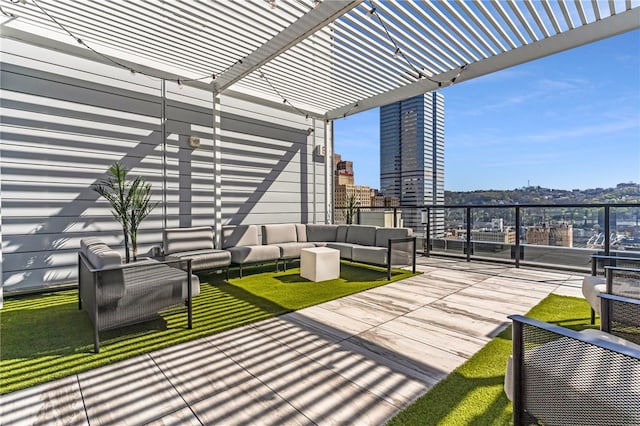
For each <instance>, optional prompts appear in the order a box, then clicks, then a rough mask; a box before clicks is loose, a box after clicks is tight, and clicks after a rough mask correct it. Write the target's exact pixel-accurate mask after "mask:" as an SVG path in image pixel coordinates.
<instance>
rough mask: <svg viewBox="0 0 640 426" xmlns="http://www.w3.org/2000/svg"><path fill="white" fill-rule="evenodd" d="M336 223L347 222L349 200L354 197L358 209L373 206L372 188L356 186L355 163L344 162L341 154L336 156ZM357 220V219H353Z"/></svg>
mask: <svg viewBox="0 0 640 426" xmlns="http://www.w3.org/2000/svg"><path fill="white" fill-rule="evenodd" d="M333 163H334V170H333V172H334V178H335V185H334V205H335V207H336V208H335V213H334V221H335V222H336V223H345V222H346V221H347V211H346V210H345V208H346V207H347V200H348V199H349V198H351V197H353V200H354V201H355V203H356V206H357V207H370V206H371V188H369V187H368V186H366V185H356V184H355V177H354V173H353V162H352V161H347V160H344V161H343V160H342V156H340V154H334V156H333ZM353 219H354V220H355V218H353Z"/></svg>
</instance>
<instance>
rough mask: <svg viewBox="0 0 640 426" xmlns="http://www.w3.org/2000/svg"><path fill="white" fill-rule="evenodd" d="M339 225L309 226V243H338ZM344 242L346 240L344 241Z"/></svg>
mask: <svg viewBox="0 0 640 426" xmlns="http://www.w3.org/2000/svg"><path fill="white" fill-rule="evenodd" d="M337 236H338V225H325V224H308V225H307V241H312V242H328V241H337ZM342 241H343V242H344V239H343V240H342Z"/></svg>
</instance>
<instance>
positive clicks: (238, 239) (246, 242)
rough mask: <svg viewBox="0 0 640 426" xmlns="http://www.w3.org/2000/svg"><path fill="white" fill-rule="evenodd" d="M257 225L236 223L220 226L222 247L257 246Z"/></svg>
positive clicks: (258, 242)
mask: <svg viewBox="0 0 640 426" xmlns="http://www.w3.org/2000/svg"><path fill="white" fill-rule="evenodd" d="M258 244H260V241H259V240H258V227H257V226H256V225H237V226H223V227H222V248H223V249H227V248H229V247H236V246H257V245H258Z"/></svg>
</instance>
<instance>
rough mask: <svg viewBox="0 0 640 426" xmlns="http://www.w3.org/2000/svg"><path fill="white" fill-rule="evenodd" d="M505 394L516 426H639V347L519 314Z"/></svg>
mask: <svg viewBox="0 0 640 426" xmlns="http://www.w3.org/2000/svg"><path fill="white" fill-rule="evenodd" d="M509 318H510V319H512V320H513V357H512V359H510V365H508V367H507V374H506V376H505V393H506V394H507V396H508V397H509V399H511V400H512V401H513V417H514V424H515V425H516V426H520V425H529V424H545V425H638V424H640V345H636V344H634V343H632V342H629V341H628V340H625V339H622V338H619V337H617V336H614V335H611V334H608V333H605V332H603V331H600V330H593V329H589V330H583V331H581V332H576V331H573V330H570V329H567V328H564V327H559V326H556V325H552V324H547V323H544V322H541V321H537V320H534V319H531V318H527V317H523V316H520V315H514V316H510V317H509Z"/></svg>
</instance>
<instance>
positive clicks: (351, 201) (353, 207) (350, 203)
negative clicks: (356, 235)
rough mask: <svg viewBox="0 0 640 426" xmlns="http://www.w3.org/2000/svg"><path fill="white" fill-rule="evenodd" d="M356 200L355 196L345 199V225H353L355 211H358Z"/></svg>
mask: <svg viewBox="0 0 640 426" xmlns="http://www.w3.org/2000/svg"><path fill="white" fill-rule="evenodd" d="M358 204H359V203H358V200H356V196H355V194H351V195H349V196H348V197H347V202H346V206H345V207H346V210H347V211H346V214H347V225H351V224H352V223H353V216H355V214H356V211H357V209H358Z"/></svg>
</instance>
